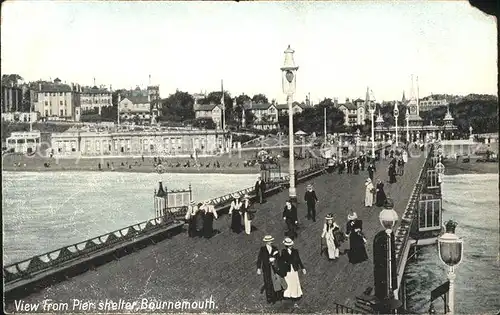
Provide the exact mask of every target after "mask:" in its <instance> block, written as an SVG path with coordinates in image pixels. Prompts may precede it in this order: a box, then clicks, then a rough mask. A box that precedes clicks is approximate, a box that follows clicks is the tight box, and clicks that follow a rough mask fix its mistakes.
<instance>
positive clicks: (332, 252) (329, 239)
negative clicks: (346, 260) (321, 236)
mask: <svg viewBox="0 0 500 315" xmlns="http://www.w3.org/2000/svg"><path fill="white" fill-rule="evenodd" d="M325 238H326V247H327V249H328V258H329V259H335V258H339V254H340V252H339V248H338V247H337V246H335V237H334V236H333V234H332V233H331V232H330V233H327V234H326V237H325Z"/></svg>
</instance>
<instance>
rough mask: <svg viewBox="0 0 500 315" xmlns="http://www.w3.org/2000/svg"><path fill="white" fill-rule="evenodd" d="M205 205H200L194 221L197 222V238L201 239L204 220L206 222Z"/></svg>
mask: <svg viewBox="0 0 500 315" xmlns="http://www.w3.org/2000/svg"><path fill="white" fill-rule="evenodd" d="M202 207H203V204H202V203H199V204H198V211H196V214H195V216H194V221H195V223H194V224H195V231H196V232H195V236H198V237H201V236H202V234H203V226H204V225H205V224H204V220H205V211H203V210H202Z"/></svg>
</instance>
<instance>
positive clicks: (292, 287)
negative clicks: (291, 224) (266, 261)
mask: <svg viewBox="0 0 500 315" xmlns="http://www.w3.org/2000/svg"><path fill="white" fill-rule="evenodd" d="M283 245H285V249H283V250H282V252H281V260H282V265H283V268H284V270H283V271H284V272H285V271H286V276H285V281H286V284H287V288H286V290H285V292H283V297H285V298H290V299H292V300H297V299H299V298H300V297H302V287H301V286H300V280H299V273H298V271H299V270H302V272H303V273H304V274H306V269H305V267H304V264H303V263H302V260H301V259H300V255H299V251H298V250H296V249H295V248H293V241H292V239H290V238H288V237H287V238H285V240H284V241H283Z"/></svg>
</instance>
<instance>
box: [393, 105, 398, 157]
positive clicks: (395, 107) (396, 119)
mask: <svg viewBox="0 0 500 315" xmlns="http://www.w3.org/2000/svg"><path fill="white" fill-rule="evenodd" d="M398 117H399V109H398V102H395V104H394V121H395V123H396V148H397V147H398V146H399V145H398Z"/></svg>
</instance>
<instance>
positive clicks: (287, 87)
mask: <svg viewBox="0 0 500 315" xmlns="http://www.w3.org/2000/svg"><path fill="white" fill-rule="evenodd" d="M294 52H295V51H294V50H293V49H291V48H290V45H288V48H287V49H286V50H285V63H284V65H283V67H281V71H282V73H283V77H282V83H283V93H284V94H286V96H287V103H288V142H289V151H290V153H289V159H288V160H289V167H288V172H289V173H290V189H289V197H290V199H292V200H296V199H297V191H296V189H295V152H294V143H293V142H294V137H293V108H292V107H293V94H294V93H295V84H296V76H295V73H296V72H297V70H298V69H299V67H298V66H296V65H295V61H294V60H293V54H294Z"/></svg>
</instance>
